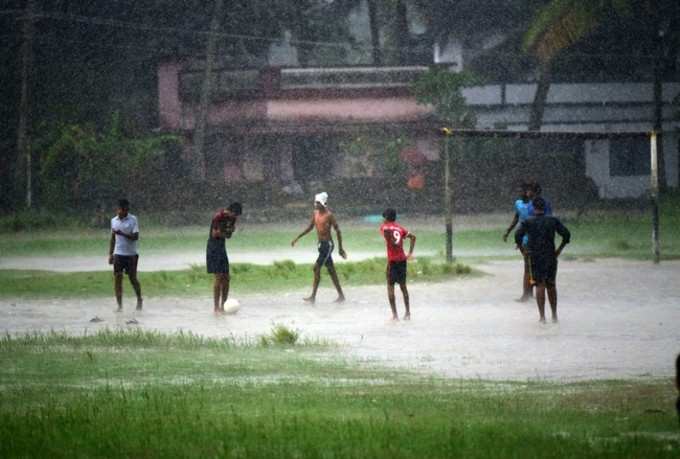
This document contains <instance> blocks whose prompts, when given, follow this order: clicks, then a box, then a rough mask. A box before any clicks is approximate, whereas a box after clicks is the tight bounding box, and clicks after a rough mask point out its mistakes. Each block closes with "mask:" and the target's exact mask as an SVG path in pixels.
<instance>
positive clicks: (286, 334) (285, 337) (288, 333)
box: [260, 324, 300, 346]
mask: <svg viewBox="0 0 680 459" xmlns="http://www.w3.org/2000/svg"><path fill="white" fill-rule="evenodd" d="M298 338H300V333H299V332H298V331H297V330H291V329H290V328H288V327H286V326H285V325H281V324H277V325H274V327H273V328H272V331H271V333H270V334H269V335H263V336H261V337H260V344H262V345H263V346H294V345H295V343H297V341H298Z"/></svg>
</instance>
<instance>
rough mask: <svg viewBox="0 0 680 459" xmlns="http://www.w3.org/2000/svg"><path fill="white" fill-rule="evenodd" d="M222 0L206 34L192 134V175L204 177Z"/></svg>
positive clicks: (214, 12)
mask: <svg viewBox="0 0 680 459" xmlns="http://www.w3.org/2000/svg"><path fill="white" fill-rule="evenodd" d="M223 4H224V0H215V8H214V10H213V16H212V20H211V21H210V33H209V34H208V44H207V45H206V50H205V54H206V56H205V74H204V77H203V87H202V88H201V100H200V104H199V108H198V119H197V120H196V127H195V129H196V134H195V136H194V161H193V167H192V172H193V174H194V177H195V178H197V179H199V180H202V179H205V172H206V165H205V152H204V147H205V131H206V128H207V124H208V108H209V107H210V91H211V90H212V80H213V67H214V66H215V48H216V42H217V32H218V31H219V28H220V16H221V15H222V6H223Z"/></svg>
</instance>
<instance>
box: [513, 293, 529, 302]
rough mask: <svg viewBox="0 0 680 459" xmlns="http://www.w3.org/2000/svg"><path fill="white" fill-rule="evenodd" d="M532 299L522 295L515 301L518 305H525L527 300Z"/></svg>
mask: <svg viewBox="0 0 680 459" xmlns="http://www.w3.org/2000/svg"><path fill="white" fill-rule="evenodd" d="M532 299H533V297H532V296H531V295H522V296H520V297H519V298H517V299H516V300H515V301H516V302H518V303H526V302H527V301H529V300H532Z"/></svg>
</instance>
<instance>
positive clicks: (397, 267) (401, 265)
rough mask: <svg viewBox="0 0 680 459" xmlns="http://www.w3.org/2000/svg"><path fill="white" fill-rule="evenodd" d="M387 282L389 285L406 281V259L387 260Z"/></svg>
mask: <svg viewBox="0 0 680 459" xmlns="http://www.w3.org/2000/svg"><path fill="white" fill-rule="evenodd" d="M387 283H388V284H390V285H394V284H404V283H406V260H404V261H390V262H388V264H387Z"/></svg>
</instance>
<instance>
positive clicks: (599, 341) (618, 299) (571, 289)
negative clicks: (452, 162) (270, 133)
mask: <svg viewBox="0 0 680 459" xmlns="http://www.w3.org/2000/svg"><path fill="white" fill-rule="evenodd" d="M477 268H478V269H481V270H483V271H484V272H486V273H487V274H488V275H486V276H482V277H476V278H468V279H462V280H456V281H451V282H446V283H438V284H413V285H411V286H410V291H411V298H412V311H413V319H412V320H411V321H410V322H399V323H393V322H391V321H389V320H387V319H388V316H389V311H388V305H387V300H386V295H385V288H384V287H383V286H371V287H360V288H352V289H348V290H347V292H346V294H347V297H348V301H347V302H346V303H344V304H342V305H336V304H333V303H332V301H333V299H334V298H335V293H334V291H332V290H330V289H329V288H327V287H324V288H322V289H321V290H320V292H319V299H318V302H317V304H316V305H315V306H310V305H307V304H304V303H303V302H302V301H301V298H302V297H303V296H305V295H306V294H307V293H308V292H307V291H291V292H283V293H281V294H278V295H277V294H267V295H263V294H256V293H254V294H252V295H247V296H241V297H240V298H238V299H239V301H240V303H241V309H240V310H239V311H238V313H237V314H235V315H227V316H217V317H216V316H215V315H213V314H212V312H211V309H212V306H211V299H210V297H209V292H206V295H205V296H204V297H201V298H191V299H187V298H167V297H166V298H146V299H145V308H144V311H143V312H141V313H136V312H135V311H134V302H133V299H132V298H131V297H130V296H128V297H126V304H125V311H124V312H123V313H116V312H114V301H113V298H111V299H94V300H93V299H73V300H25V299H21V300H19V299H17V300H2V301H0V324H1V325H0V330H2V331H6V332H9V333H24V332H32V331H36V330H41V331H49V330H59V331H67V332H69V333H74V334H82V333H88V332H93V331H95V330H97V329H101V328H104V327H108V328H119V327H120V328H129V327H140V328H144V329H150V330H160V331H163V332H175V331H178V330H184V331H191V332H194V333H197V334H201V335H206V336H230V335H233V336H237V337H240V338H241V337H245V338H247V337H251V338H254V337H257V336H258V335H261V334H265V333H268V332H269V331H270V330H271V328H272V326H273V324H283V325H286V326H288V327H291V328H294V329H297V330H299V331H300V332H301V333H302V335H303V337H306V338H311V339H326V340H331V341H335V342H338V343H341V344H343V346H342V347H340V348H339V350H338V351H337V352H339V353H341V354H343V355H344V356H350V357H353V358H359V359H361V360H363V361H367V362H371V363H378V364H384V365H388V366H397V367H405V368H409V369H416V370H419V371H423V372H426V373H430V372H435V373H438V374H442V375H446V376H450V377H463V378H485V379H486V378H489V379H495V380H500V379H519V380H525V379H547V380H561V381H564V380H586V379H607V378H635V377H649V376H652V377H657V376H659V377H661V376H663V377H665V376H669V375H672V374H673V371H674V369H673V362H674V357H675V355H676V354H677V353H678V352H680V333H678V330H679V328H678V325H679V324H680V282H679V280H680V277H679V276H680V262H677V261H674V262H664V263H662V264H660V265H653V264H652V263H649V262H637V261H622V260H617V259H606V260H597V261H587V262H586V261H566V260H563V261H562V262H561V264H560V272H559V277H558V283H559V295H560V298H559V301H560V303H559V314H560V322H559V324H546V325H542V324H539V323H538V321H537V318H538V315H537V312H536V308H535V305H534V304H533V303H517V302H515V301H513V299H514V298H516V297H517V296H518V294H519V282H518V281H519V275H520V269H521V262H520V261H519V260H518V261H512V262H511V261H496V262H489V263H485V264H482V265H479V266H477ZM310 281H311V278H310ZM233 282H235V283H237V282H238V279H234V280H233ZM142 283H143V277H142ZM126 287H127V286H126ZM127 292H128V293H129V292H130V289H129V287H128V288H127ZM398 298H399V297H398ZM400 301H401V300H400V299H399V303H398V304H399V308H400V311H402V310H403V309H402V307H401V302H400ZM95 317H96V318H98V319H101V321H98V322H91V319H93V318H95Z"/></svg>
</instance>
